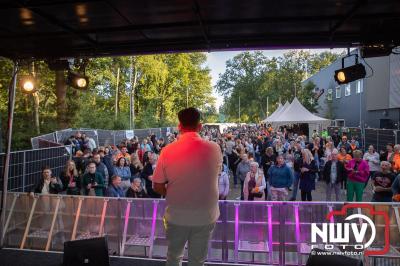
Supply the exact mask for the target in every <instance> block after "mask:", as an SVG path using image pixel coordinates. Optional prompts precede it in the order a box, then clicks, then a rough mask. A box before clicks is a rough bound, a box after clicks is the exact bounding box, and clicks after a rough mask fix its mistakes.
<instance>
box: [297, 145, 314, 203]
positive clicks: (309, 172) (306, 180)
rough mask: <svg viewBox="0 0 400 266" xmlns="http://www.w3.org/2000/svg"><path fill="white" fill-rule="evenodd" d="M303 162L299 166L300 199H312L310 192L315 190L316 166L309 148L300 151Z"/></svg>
mask: <svg viewBox="0 0 400 266" xmlns="http://www.w3.org/2000/svg"><path fill="white" fill-rule="evenodd" d="M302 156H303V163H302V165H301V168H300V187H299V188H300V191H301V200H302V201H312V195H311V192H312V191H313V190H315V173H317V171H318V168H317V164H316V162H315V160H314V156H313V154H312V153H311V151H310V150H309V149H304V150H303V151H302Z"/></svg>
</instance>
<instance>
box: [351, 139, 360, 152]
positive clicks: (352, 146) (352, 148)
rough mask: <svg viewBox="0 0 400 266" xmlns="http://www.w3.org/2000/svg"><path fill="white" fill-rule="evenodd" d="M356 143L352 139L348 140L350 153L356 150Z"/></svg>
mask: <svg viewBox="0 0 400 266" xmlns="http://www.w3.org/2000/svg"><path fill="white" fill-rule="evenodd" d="M358 149H359V147H358V142H357V141H356V140H355V139H354V137H353V138H352V139H351V140H350V152H351V153H353V151H355V150H358Z"/></svg>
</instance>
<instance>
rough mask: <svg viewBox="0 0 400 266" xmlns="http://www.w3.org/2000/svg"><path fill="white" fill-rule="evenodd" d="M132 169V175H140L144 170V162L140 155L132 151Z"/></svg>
mask: <svg viewBox="0 0 400 266" xmlns="http://www.w3.org/2000/svg"><path fill="white" fill-rule="evenodd" d="M129 167H130V169H131V175H132V177H133V178H134V177H137V176H139V177H140V174H141V173H142V171H143V164H142V162H141V161H140V160H139V156H138V154H137V153H132V154H131V164H130V166H129Z"/></svg>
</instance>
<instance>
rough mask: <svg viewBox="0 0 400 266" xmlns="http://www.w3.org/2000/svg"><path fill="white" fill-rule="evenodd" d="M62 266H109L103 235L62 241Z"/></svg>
mask: <svg viewBox="0 0 400 266" xmlns="http://www.w3.org/2000/svg"><path fill="white" fill-rule="evenodd" d="M63 265H64V266H81V265H82V266H92V265H93V266H94V265H96V266H109V265H110V258H109V256H108V244H107V239H106V238H105V237H99V238H91V239H83V240H74V241H67V242H65V243H64V258H63Z"/></svg>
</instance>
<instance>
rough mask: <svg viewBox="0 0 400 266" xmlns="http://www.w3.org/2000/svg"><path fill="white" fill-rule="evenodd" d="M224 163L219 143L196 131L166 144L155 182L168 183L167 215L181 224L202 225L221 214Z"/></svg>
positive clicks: (213, 220)
mask: <svg viewBox="0 0 400 266" xmlns="http://www.w3.org/2000/svg"><path fill="white" fill-rule="evenodd" d="M221 167H222V154H221V149H220V147H219V146H218V144H217V143H215V142H211V141H206V140H203V139H201V137H200V135H199V134H197V133H195V132H187V133H184V134H182V135H180V136H179V139H178V141H176V142H174V143H171V144H169V145H168V146H166V147H165V148H164V149H163V150H162V152H161V155H160V158H159V159H158V162H157V167H156V169H155V171H154V175H153V182H154V183H166V182H167V183H168V184H167V195H166V205H167V206H166V210H165V218H166V220H167V221H168V222H170V223H172V224H177V225H188V226H200V225H207V224H211V223H214V222H215V221H216V220H217V219H218V217H219V206H218V196H219V192H218V174H219V172H220V169H221Z"/></svg>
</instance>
